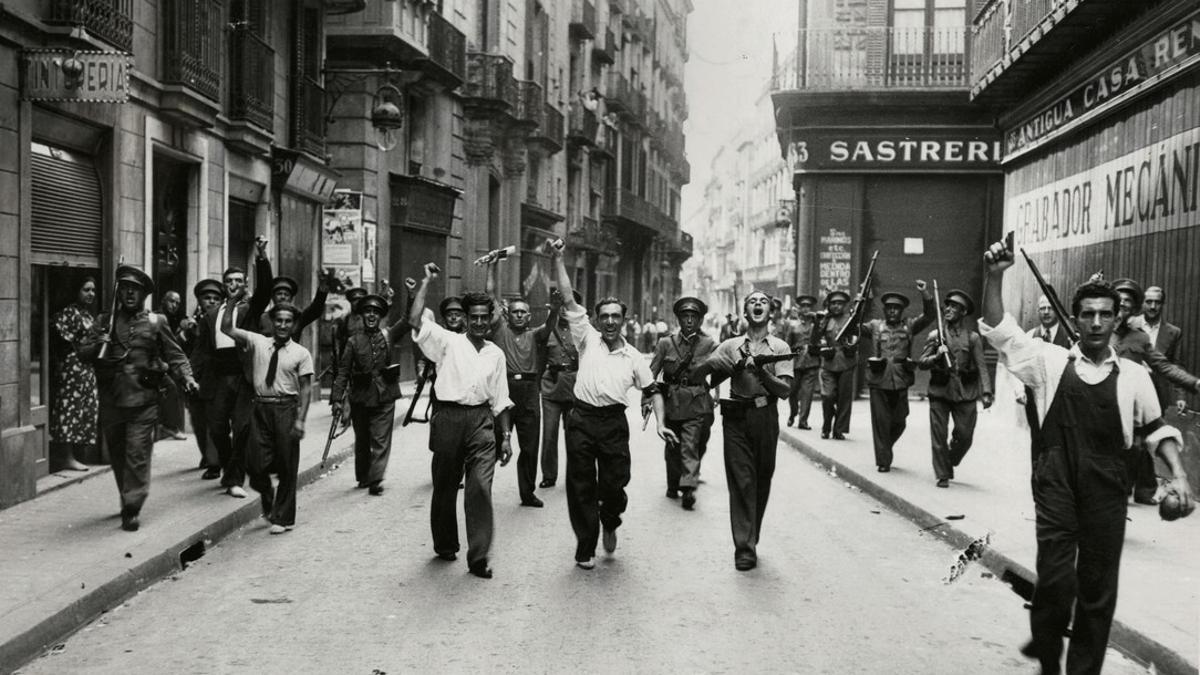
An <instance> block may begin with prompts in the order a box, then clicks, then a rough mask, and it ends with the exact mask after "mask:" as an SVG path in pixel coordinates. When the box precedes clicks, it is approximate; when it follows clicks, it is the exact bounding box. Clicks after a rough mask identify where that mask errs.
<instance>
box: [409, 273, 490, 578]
mask: <svg viewBox="0 0 1200 675" xmlns="http://www.w3.org/2000/svg"><path fill="white" fill-rule="evenodd" d="M439 271H440V270H438V267H437V265H435V264H433V263H426V264H425V278H423V279H422V280H421V286H420V288H418V289H417V296H416V298H415V299H414V300H413V305H412V311H411V312H410V314H409V321H410V322H411V323H412V325H413V328H414V330H416V333H415V334H414V337H413V340H414V341H415V342H416V344H417V346H419V347H420V348H421V351H422V353H424V355H425V358H427V359H429V360H430V361H432V362H433V363H434V364H436V365H437V380H436V381H435V382H434V385H433V386H434V394H435V395H436V402H435V403H434V408H433V417H432V418H430V420H429V449H430V450H431V451H432V452H433V461H432V463H431V464H432V466H431V470H432V473H433V499H432V504H431V507H430V527H431V529H432V531H433V550H434V552H435V553H436V554H437V556H438V557H439V558H441V559H442V560H455V559H456V558H457V557H458V556H457V553H458V549H459V543H458V513H457V507H458V505H457V502H458V482H459V479H460V478H461V479H463V483H464V488H465V491H464V493H463V511H464V512H465V515H466V520H467V569H468V570H469V571H470V572H471V574H474V575H475V576H477V577H480V578H482V579H491V578H492V568H491V567H489V566H488V552H489V551H490V550H491V547H492V533H493V530H494V526H493V514H492V478H493V476H494V475H495V470H496V456H497V448H496V440H497V436H499V438H500V439H501V441H500V448H499V453H498V454H499V459H500V465H501V466H505V465H507V464H508V460H509V459H511V458H512V449H511V446H510V437H511V435H512V432H511V431H510V426H509V414H508V411H509V408H511V407H512V401H510V400H509V398H508V374H507V368H506V367H505V359H504V352H502V351H501V350H500V348H499V347H497V346H496V345H495V344H493V343H492V342H490V341H488V340H487V339H486V336H487V334H488V332H489V331H490V330H491V327H492V326H491V324H492V313H493V311H494V301H493V300H492V298H491V297H489V296H488V295H486V294H483V293H467V294H466V295H464V296H463V297H462V299H461V301H462V307H463V309H464V310H465V311H466V316H467V332H466V333H455V332H451V331H449V330H446V329H445V328H442V327H441V326H439V325H438V324H437V322H436V321H434V320H433V313H432V312H428V311H427V310H426V309H425V296H426V294H427V292H428V290H429V282H430V280H432V279H433V278H434V277H435V276H437V274H438V272H439ZM493 419H494V421H493ZM495 426H499V427H500V433H499V434H496V432H495Z"/></svg>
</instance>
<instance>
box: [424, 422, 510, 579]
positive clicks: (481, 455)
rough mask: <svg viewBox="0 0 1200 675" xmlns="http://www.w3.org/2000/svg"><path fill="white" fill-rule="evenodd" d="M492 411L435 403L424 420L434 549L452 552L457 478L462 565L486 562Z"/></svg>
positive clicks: (492, 465) (490, 528) (493, 454)
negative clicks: (429, 456)
mask: <svg viewBox="0 0 1200 675" xmlns="http://www.w3.org/2000/svg"><path fill="white" fill-rule="evenodd" d="M494 429H495V423H494V422H493V421H492V411H491V409H490V408H489V407H488V406H486V405H482V406H472V407H465V406H459V405H454V404H452V403H441V402H439V403H437V404H436V406H435V407H434V411H433V417H432V418H431V419H430V420H429V449H430V450H432V451H433V459H432V461H431V463H430V471H431V473H432V474H433V500H432V505H431V508H430V513H429V525H430V529H431V530H432V531H433V550H434V552H435V553H439V554H442V553H457V552H458V548H459V545H458V482H459V480H463V481H464V483H465V485H464V487H465V489H464V491H463V511H464V512H465V515H466V521H467V564H468V565H470V566H471V567H476V566H486V565H487V562H488V552H489V551H491V548H492V534H493V531H494V528H495V525H494V521H493V515H492V478H493V476H494V474H495V470H496V436H495V432H494Z"/></svg>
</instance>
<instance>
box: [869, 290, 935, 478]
mask: <svg viewBox="0 0 1200 675" xmlns="http://www.w3.org/2000/svg"><path fill="white" fill-rule="evenodd" d="M917 290H918V291H919V292H920V293H921V301H922V302H921V305H922V307H921V315H920V316H918V317H914V318H908V319H906V318H904V310H905V309H906V308H907V307H908V303H909V300H908V296H906V295H904V294H903V293H895V292H890V293H884V294H883V295H881V296H879V302H880V304H882V305H883V318H882V319H871V320H870V321H867V322H865V323H863V325H862V333H863V335H864V336H869V337H870V338H871V345H872V349H873V355H872V356H871V357H870V358H868V359H867V387H868V388H869V390H870V392H871V432H872V436H873V437H874V442H875V468H876V470H878V471H879V472H880V473H887V472H888V471H891V470H892V447H893V446H894V445H895V444H896V441H898V440H900V435H901V434H903V433H904V428H905V426H907V421H908V388H909V387H911V386H912V385H913V381H914V379H915V378H914V372H915V371H916V369H917V364H916V362H915V361H913V360H912V358H910V357H911V356H912V341H913V336H915V335H917V334H918V333H920V332H921V331H923V330H925V329H926V328H927V327H928V326H929V324H930V323H932V322H933V321H934V319H935V318H936V315H935V314H934V312H936V311H937V307H935V306H934V304H933V294H932V293H930V292H929V290H928V289H927V288H926V286H925V282H924V281H922V280H920V279H918V280H917Z"/></svg>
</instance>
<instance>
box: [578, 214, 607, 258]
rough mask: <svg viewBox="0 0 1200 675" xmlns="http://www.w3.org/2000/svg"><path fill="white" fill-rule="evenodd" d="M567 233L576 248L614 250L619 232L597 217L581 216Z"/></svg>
mask: <svg viewBox="0 0 1200 675" xmlns="http://www.w3.org/2000/svg"><path fill="white" fill-rule="evenodd" d="M567 235H568V236H569V237H570V238H571V245H572V246H574V247H576V248H580V249H584V250H590V251H614V250H616V248H617V233H616V232H615V231H614V230H613V228H611V227H607V226H605V225H603V224H602V223H599V222H597V221H596V219H595V218H588V217H586V216H585V217H583V218H580V219H579V222H578V223H576V224H575V225H574V226H572V227H571V230H570V232H568V233H567Z"/></svg>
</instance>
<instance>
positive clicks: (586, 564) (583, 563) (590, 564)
mask: <svg viewBox="0 0 1200 675" xmlns="http://www.w3.org/2000/svg"><path fill="white" fill-rule="evenodd" d="M575 566H576V567H578V568H579V569H581V570H590V569H592V568H594V567H595V566H596V559H595V558H588V559H587V560H576V561H575Z"/></svg>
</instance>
